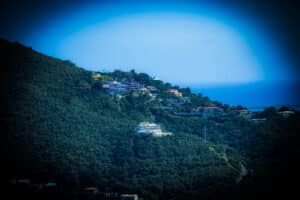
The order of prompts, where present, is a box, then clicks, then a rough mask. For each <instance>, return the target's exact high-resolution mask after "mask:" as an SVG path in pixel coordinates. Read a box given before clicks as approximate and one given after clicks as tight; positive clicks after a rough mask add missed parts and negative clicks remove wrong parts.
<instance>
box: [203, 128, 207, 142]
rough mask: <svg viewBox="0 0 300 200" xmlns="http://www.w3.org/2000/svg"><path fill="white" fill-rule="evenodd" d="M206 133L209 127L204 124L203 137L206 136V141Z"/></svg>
mask: <svg viewBox="0 0 300 200" xmlns="http://www.w3.org/2000/svg"><path fill="white" fill-rule="evenodd" d="M206 134H207V128H206V125H205V126H204V130H203V138H204V141H206Z"/></svg>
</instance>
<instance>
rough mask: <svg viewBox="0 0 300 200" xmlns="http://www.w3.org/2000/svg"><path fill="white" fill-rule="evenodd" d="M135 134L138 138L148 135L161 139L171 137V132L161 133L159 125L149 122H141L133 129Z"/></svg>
mask: <svg viewBox="0 0 300 200" xmlns="http://www.w3.org/2000/svg"><path fill="white" fill-rule="evenodd" d="M135 133H136V135H138V136H145V135H150V136H154V137H163V136H170V135H173V133H171V132H163V131H162V130H161V128H160V125H158V124H155V123H150V122H141V123H139V125H138V126H137V127H136V128H135Z"/></svg>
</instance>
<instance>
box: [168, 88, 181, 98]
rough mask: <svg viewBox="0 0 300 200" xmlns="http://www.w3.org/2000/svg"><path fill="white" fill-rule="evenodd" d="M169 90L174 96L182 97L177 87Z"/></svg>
mask: <svg viewBox="0 0 300 200" xmlns="http://www.w3.org/2000/svg"><path fill="white" fill-rule="evenodd" d="M169 92H170V93H172V94H174V95H175V96H176V97H182V93H181V92H179V91H178V90H177V89H175V88H171V89H169Z"/></svg>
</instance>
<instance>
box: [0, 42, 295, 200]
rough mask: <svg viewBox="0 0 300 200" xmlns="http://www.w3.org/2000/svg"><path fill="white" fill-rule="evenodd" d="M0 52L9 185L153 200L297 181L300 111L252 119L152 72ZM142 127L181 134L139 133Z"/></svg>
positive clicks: (0, 108) (236, 192)
mask: <svg viewBox="0 0 300 200" xmlns="http://www.w3.org/2000/svg"><path fill="white" fill-rule="evenodd" d="M0 54H1V60H0V62H1V64H0V65H1V75H2V77H1V85H0V89H1V91H2V92H1V93H2V94H1V99H0V112H1V116H0V120H1V121H0V123H1V124H0V125H1V130H0V131H1V133H2V135H3V136H2V139H1V157H2V158H3V164H2V165H3V166H4V167H5V168H6V169H7V170H2V171H1V177H4V179H3V182H7V181H9V180H12V179H24V178H26V179H30V180H31V181H32V182H36V183H44V182H49V181H52V182H56V183H57V185H58V186H59V187H60V188H62V190H64V191H68V192H70V193H78V192H79V191H82V190H83V188H85V187H89V186H97V187H98V189H99V191H101V192H104V193H111V192H117V193H137V194H139V195H140V196H142V197H144V199H171V198H176V199H193V198H194V199H199V198H204V199H215V198H216V199H218V198H220V195H223V197H224V198H225V197H228V198H229V197H230V198H240V197H244V196H243V195H244V194H249V195H250V193H252V191H255V190H257V189H259V188H256V186H255V185H256V184H257V185H260V184H261V185H264V186H265V185H269V182H268V181H269V180H266V179H268V178H269V177H274V176H273V175H274V174H277V175H278V173H277V172H278V171H281V170H284V172H285V173H286V176H287V177H289V175H290V174H289V172H287V171H288V170H289V169H290V167H291V166H292V165H291V160H290V159H289V158H287V156H286V155H289V156H291V157H292V158H294V159H296V158H297V156H296V155H297V153H299V146H298V145H299V136H298V135H297V132H300V128H299V125H298V124H299V123H298V122H299V113H298V112H294V114H293V115H292V116H289V117H288V118H286V117H282V116H281V115H280V114H278V113H277V111H276V110H272V108H269V109H267V110H265V111H264V112H262V113H250V112H249V111H246V110H245V109H244V108H242V107H232V106H228V105H223V104H221V103H219V102H214V101H211V100H210V99H209V98H207V97H203V96H201V95H200V94H199V95H196V94H193V93H191V91H190V90H189V88H179V87H177V86H172V85H171V84H169V83H164V82H162V81H159V80H156V79H154V78H151V77H149V76H148V75H147V74H144V73H139V74H138V73H136V72H134V71H133V70H132V71H130V72H122V71H115V72H112V73H99V72H91V71H87V70H84V69H82V68H78V67H77V66H75V65H74V64H73V63H71V62H70V61H62V60H59V59H55V58H52V57H49V56H45V55H42V54H40V53H38V52H35V51H34V50H32V49H30V48H27V47H24V46H22V45H20V44H18V43H11V42H7V41H5V40H1V41H0ZM256 118H259V119H265V121H263V122H262V123H256V121H255V119H256ZM253 119H254V120H253ZM141 122H151V123H155V124H159V125H160V127H161V129H162V131H165V132H170V133H172V134H170V135H168V136H164V137H154V136H151V135H148V136H147V135H144V136H140V135H137V134H136V128H137V126H138V125H139V124H140V123H141ZM294 156H295V157H294ZM274 163H275V165H276V166H275V167H272V170H271V171H270V169H271V168H270V166H271V165H273V164H274ZM294 167H295V166H294ZM294 167H292V168H294ZM295 169H296V168H295ZM273 170H274V173H273ZM262 177H263V178H262ZM281 178H282V177H279V176H278V180H281ZM262 180H265V181H267V182H266V183H264V182H263V181H262ZM278 183H279V182H278ZM276 184H277V182H276V180H275V183H274V185H275V186H274V187H277V185H276ZM252 188H254V189H252ZM251 195H254V194H251ZM254 197H255V196H254ZM244 198H245V197H244ZM249 199H251V196H249Z"/></svg>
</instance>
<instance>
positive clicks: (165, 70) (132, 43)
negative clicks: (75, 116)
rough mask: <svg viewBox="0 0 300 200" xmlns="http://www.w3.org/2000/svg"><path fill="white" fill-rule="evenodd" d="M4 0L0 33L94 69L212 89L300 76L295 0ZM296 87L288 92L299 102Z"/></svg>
mask: <svg viewBox="0 0 300 200" xmlns="http://www.w3.org/2000/svg"><path fill="white" fill-rule="evenodd" d="M208 2H209V3H208ZM2 4H3V5H1V9H2V12H1V14H0V17H1V22H0V25H1V27H2V28H1V30H0V37H3V38H6V39H9V40H14V41H15V40H16V41H19V42H21V43H24V44H25V45H28V46H31V47H32V48H33V49H36V50H38V51H40V52H42V53H45V54H47V55H51V56H54V57H58V58H61V59H65V60H71V61H72V62H74V63H75V64H77V65H78V66H80V67H83V68H86V69H88V70H94V71H113V70H115V69H121V70H130V69H135V70H136V71H137V72H146V73H148V74H150V75H151V76H157V77H159V78H160V79H162V80H164V81H167V82H171V83H173V84H177V85H181V86H191V87H199V88H201V87H202V88H204V87H205V88H206V89H207V88H216V87H219V88H220V86H222V87H225V86H226V87H228V86H236V85H239V86H240V85H249V84H252V83H253V84H256V83H259V84H260V85H261V84H262V83H266V84H269V85H274V84H270V83H274V82H284V84H287V83H291V84H294V82H298V81H299V68H298V66H299V56H298V52H300V44H299V40H298V39H297V37H298V34H299V33H300V31H299V26H298V24H299V22H300V21H299V19H300V17H299V14H298V12H297V6H296V4H294V3H292V2H290V1H285V2H277V1H274V2H273V3H272V4H270V3H268V2H267V1H266V2H263V1H130V0H127V1H79V0H77V1H76V0H75V1H69V0H65V1H63V3H62V2H61V1H57V0H52V1H43V2H42V3H41V2H40V1H34V0H30V1H26V2H25V3H24V2H18V1H16V2H14V0H11V1H3V2H2ZM212 86H214V87H212ZM272 87H273V86H272ZM272 87H270V88H269V89H270V90H272V89H275V88H272ZM297 89H298V88H297V87H290V86H289V87H288V88H285V87H282V89H281V90H282V91H284V90H288V91H289V92H288V93H287V92H286V91H284V94H283V93H282V95H288V96H290V97H289V98H290V99H293V101H292V102H297V101H298V99H297V98H298V97H296V96H297V95H298V92H297ZM208 93H209V92H208ZM218 96H220V94H218V95H217V96H216V97H217V98H218ZM221 100H222V98H221Z"/></svg>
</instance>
